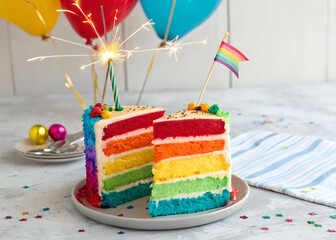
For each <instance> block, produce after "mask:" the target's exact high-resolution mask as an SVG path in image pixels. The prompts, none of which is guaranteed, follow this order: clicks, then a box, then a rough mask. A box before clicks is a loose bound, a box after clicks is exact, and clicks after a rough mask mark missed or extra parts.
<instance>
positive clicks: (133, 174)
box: [103, 165, 153, 191]
mask: <svg viewBox="0 0 336 240" xmlns="http://www.w3.org/2000/svg"><path fill="white" fill-rule="evenodd" d="M150 177H153V174H152V165H148V166H144V167H142V168H138V169H135V170H132V171H128V172H125V173H122V174H119V175H116V176H113V177H110V178H107V179H105V180H104V181H103V182H104V187H103V189H104V190H105V191H111V190H113V189H115V188H116V187H119V186H123V185H127V184H130V183H132V182H136V181H140V180H144V179H147V178H150Z"/></svg>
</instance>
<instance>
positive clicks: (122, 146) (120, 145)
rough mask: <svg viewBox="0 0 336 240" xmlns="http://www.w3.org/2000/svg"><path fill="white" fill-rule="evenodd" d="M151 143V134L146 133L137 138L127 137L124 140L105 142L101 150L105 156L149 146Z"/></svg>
mask: <svg viewBox="0 0 336 240" xmlns="http://www.w3.org/2000/svg"><path fill="white" fill-rule="evenodd" d="M152 141H153V132H146V133H143V134H139V135H137V136H132V137H127V138H125V139H119V140H111V141H108V142H106V147H105V148H104V149H103V151H104V153H105V155H106V156H111V155H112V154H118V153H122V152H126V151H130V150H133V149H137V148H142V147H147V146H151V145H152Z"/></svg>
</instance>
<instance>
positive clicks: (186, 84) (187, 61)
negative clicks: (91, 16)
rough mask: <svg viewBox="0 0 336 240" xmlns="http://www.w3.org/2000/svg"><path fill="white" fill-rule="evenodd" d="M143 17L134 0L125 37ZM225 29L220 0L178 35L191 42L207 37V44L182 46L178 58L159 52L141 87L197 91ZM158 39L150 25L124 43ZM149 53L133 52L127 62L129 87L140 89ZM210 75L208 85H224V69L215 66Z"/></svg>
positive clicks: (139, 43)
mask: <svg viewBox="0 0 336 240" xmlns="http://www.w3.org/2000/svg"><path fill="white" fill-rule="evenodd" d="M146 21H147V18H146V16H145V14H144V12H143V10H142V8H141V5H140V3H138V4H137V6H136V7H135V9H134V11H133V12H132V13H131V14H130V16H129V17H128V18H127V19H126V20H125V25H126V28H125V29H126V34H125V37H127V35H129V34H131V33H132V32H133V31H134V29H136V28H137V27H138V26H139V25H140V24H142V23H144V22H146ZM226 31H227V8H226V1H223V2H222V3H221V5H220V6H219V7H218V9H217V10H216V11H215V13H214V14H213V15H212V16H211V17H210V18H209V19H208V20H207V21H206V22H204V23H203V24H201V25H200V26H199V27H198V28H196V29H194V30H193V31H192V32H190V33H188V34H187V35H186V36H184V37H183V38H182V39H181V41H182V42H192V41H199V40H203V39H204V38H206V37H209V39H208V44H207V45H190V46H185V47H183V49H182V50H181V51H180V53H179V54H178V62H176V61H175V59H174V57H173V56H172V57H170V58H169V57H168V55H167V52H165V51H162V52H160V53H159V54H158V56H157V58H156V61H155V64H154V67H153V70H152V72H151V75H150V77H149V79H148V82H147V85H146V89H145V91H151V90H162V89H170V90H175V89H199V90H200V91H201V89H202V87H203V84H204V82H205V79H206V76H207V74H208V72H209V69H210V67H211V64H212V61H213V58H214V56H215V55H216V52H217V49H218V46H219V44H220V42H221V40H222V38H223V36H224V34H225V32H226ZM160 42H161V39H159V38H158V37H157V36H156V34H155V31H154V29H151V30H150V31H149V32H147V31H142V32H140V33H139V34H137V35H136V36H135V37H134V38H133V39H131V40H130V41H129V42H128V47H129V48H133V47H136V46H139V47H140V48H142V49H148V48H155V47H157V46H158V45H159V43H160ZM153 53H154V52H150V53H138V54H134V55H133V56H132V58H130V59H129V61H128V62H127V76H128V77H127V79H128V83H129V89H130V90H131V91H139V90H140V88H141V86H142V83H143V81H144V78H145V75H146V72H147V68H148V66H149V63H150V61H151V59H152V56H153ZM212 76H213V77H212V79H211V80H210V82H209V85H208V87H209V88H218V87H228V84H229V83H228V82H229V73H228V71H227V70H226V69H223V68H222V67H220V66H216V67H215V70H214V72H213V75H212ZM205 97H206V94H205ZM196 100H197V99H195V101H196Z"/></svg>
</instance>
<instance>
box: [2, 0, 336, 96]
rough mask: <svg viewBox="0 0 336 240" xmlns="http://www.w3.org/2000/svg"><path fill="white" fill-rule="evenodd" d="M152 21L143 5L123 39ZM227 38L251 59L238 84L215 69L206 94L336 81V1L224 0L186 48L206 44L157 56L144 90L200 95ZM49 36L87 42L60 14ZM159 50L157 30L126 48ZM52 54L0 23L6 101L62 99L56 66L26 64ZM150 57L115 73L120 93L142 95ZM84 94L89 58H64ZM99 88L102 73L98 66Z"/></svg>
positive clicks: (64, 49) (88, 87)
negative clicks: (200, 42)
mask: <svg viewBox="0 0 336 240" xmlns="http://www.w3.org/2000/svg"><path fill="white" fill-rule="evenodd" d="M145 21H147V19H146V17H145V15H144V13H143V11H142V8H141V6H140V4H139V3H138V4H137V6H136V8H135V9H134V10H133V12H132V13H131V14H130V15H129V16H128V18H127V19H126V20H125V21H124V22H123V23H122V24H121V25H120V27H121V29H120V33H123V34H122V36H121V37H122V38H123V37H125V36H128V35H129V34H130V33H131V32H132V31H133V30H134V29H136V28H137V27H138V26H139V25H140V24H141V23H144V22H145ZM226 31H229V32H230V38H229V41H230V43H231V44H232V45H234V46H236V47H237V48H238V49H240V50H241V51H242V52H244V53H245V54H246V56H247V57H248V58H249V59H250V62H249V63H242V64H241V67H240V78H239V79H236V78H235V76H232V75H231V74H230V73H229V71H228V70H227V69H226V68H225V67H222V66H220V65H219V64H217V65H216V66H215V70H214V72H213V75H212V76H213V77H212V79H211V81H210V82H209V85H208V87H209V88H227V87H229V86H230V80H232V86H233V87H247V86H258V85H275V84H280V85H281V84H288V83H306V82H307V83H308V82H327V81H336V0H318V1H316V0H295V1H293V0H223V2H222V3H221V5H220V6H219V8H218V9H217V10H216V12H215V13H214V14H213V15H212V16H211V17H210V18H209V19H208V20H207V21H206V22H204V23H203V24H202V25H200V26H199V27H198V28H197V29H195V30H193V31H192V32H191V33H189V34H188V35H187V36H185V37H184V38H182V41H183V42H190V41H197V40H203V39H204V38H205V37H209V39H208V42H209V43H208V44H207V45H193V46H186V47H184V48H183V49H182V51H181V52H180V54H179V58H178V62H175V59H174V58H173V57H171V58H169V57H168V55H167V53H166V52H160V53H159V54H158V57H157V59H156V62H155V64H154V68H153V71H152V73H151V76H150V78H149V80H148V84H147V87H146V90H147V91H153V90H174V89H190V88H194V89H201V88H202V86H203V83H204V80H205V78H206V76H207V74H208V71H209V68H210V66H211V63H212V59H213V57H214V55H215V53H216V51H217V48H218V45H219V43H220V41H221V39H222V38H223V35H224V34H225V32H226ZM52 34H53V35H54V36H56V37H61V38H65V39H68V40H72V41H76V42H80V43H84V41H85V40H84V39H81V38H80V37H78V36H77V35H76V33H75V32H74V31H73V30H72V28H71V26H70V25H69V23H68V22H67V20H66V18H65V17H64V16H63V15H61V16H60V18H59V21H58V23H57V25H56V27H55V28H54V30H53V32H52ZM159 43H160V39H159V38H158V37H157V36H156V34H155V32H154V30H151V31H150V32H147V31H144V32H141V33H140V34H138V35H137V36H136V37H135V38H133V39H132V40H131V41H129V43H128V47H129V48H132V47H135V46H139V47H141V48H155V47H156V46H157V45H158V44H159ZM58 47H59V49H60V52H61V53H64V54H71V53H73V54H86V53H88V50H87V49H84V48H80V47H77V46H74V45H69V44H64V43H60V42H58ZM50 54H51V55H53V54H55V51H54V49H53V46H52V43H51V42H50V41H42V40H40V38H37V37H33V36H30V35H28V34H26V33H25V32H23V31H22V30H21V29H19V28H18V27H16V26H15V25H12V24H10V23H8V22H6V21H5V20H3V19H0V73H1V74H0V83H1V85H0V94H1V96H10V95H22V94H38V93H62V92H66V91H69V90H67V89H66V88H65V86H64V83H65V81H66V80H65V77H64V74H63V72H62V69H61V66H60V64H59V62H58V60H57V59H49V60H44V61H35V62H29V63H28V62H26V60H27V59H28V58H31V57H35V56H40V55H50ZM152 55H153V53H139V54H136V55H134V56H133V57H132V58H131V59H130V60H129V61H128V62H127V63H122V64H118V65H117V66H116V73H117V76H116V77H117V80H118V84H119V89H121V90H126V91H139V90H140V88H141V84H142V82H143V80H144V77H145V73H146V71H147V68H148V65H149V62H150V60H151V58H152ZM64 61H65V65H66V68H67V71H68V72H69V75H70V77H71V79H72V80H73V82H74V86H75V89H77V90H78V91H79V92H88V91H92V89H93V87H92V86H93V83H92V77H91V71H90V68H88V69H86V70H80V66H81V65H83V64H86V63H88V62H89V61H90V58H89V57H88V58H72V59H64ZM97 69H98V75H99V76H98V77H99V83H100V85H101V86H102V85H103V81H104V76H105V71H106V69H105V68H101V67H97Z"/></svg>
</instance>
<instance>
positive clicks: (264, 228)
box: [260, 227, 268, 230]
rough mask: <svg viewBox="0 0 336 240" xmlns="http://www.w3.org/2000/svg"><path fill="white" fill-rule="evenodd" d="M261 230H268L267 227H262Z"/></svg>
mask: <svg viewBox="0 0 336 240" xmlns="http://www.w3.org/2000/svg"><path fill="white" fill-rule="evenodd" d="M260 229H261V230H268V227H262V228H260Z"/></svg>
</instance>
